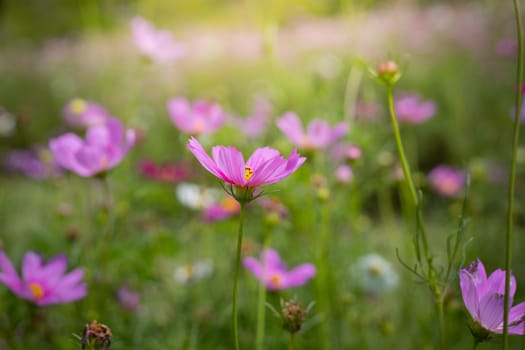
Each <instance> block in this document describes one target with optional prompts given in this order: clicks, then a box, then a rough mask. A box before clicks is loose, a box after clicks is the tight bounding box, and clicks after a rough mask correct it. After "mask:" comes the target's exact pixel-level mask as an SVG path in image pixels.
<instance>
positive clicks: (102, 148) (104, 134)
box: [49, 117, 135, 177]
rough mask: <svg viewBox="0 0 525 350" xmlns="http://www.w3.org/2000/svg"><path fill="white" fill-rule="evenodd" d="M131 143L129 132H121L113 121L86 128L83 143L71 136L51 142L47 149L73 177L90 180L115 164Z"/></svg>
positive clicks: (69, 134) (75, 136)
mask: <svg viewBox="0 0 525 350" xmlns="http://www.w3.org/2000/svg"><path fill="white" fill-rule="evenodd" d="M134 142H135V132H134V131H133V130H127V131H124V127H123V125H122V123H121V122H120V121H119V120H118V119H116V118H112V117H110V118H108V120H107V123H106V124H100V125H95V126H92V127H90V128H89V129H88V130H87V132H86V138H85V140H83V139H81V138H80V137H79V136H77V135H76V134H73V133H67V134H64V135H62V136H59V137H57V138H55V139H52V140H51V141H50V142H49V148H50V149H51V152H53V154H54V156H55V159H56V161H57V163H58V164H59V165H60V166H62V167H63V168H65V169H67V170H70V171H72V172H74V173H76V174H77V175H80V176H83V177H90V176H93V175H97V174H99V173H103V172H105V171H107V170H109V169H111V168H113V167H115V166H116V165H118V164H119V163H120V162H121V161H122V159H123V158H124V156H125V155H126V154H127V153H128V151H129V149H130V148H131V146H133V144H134Z"/></svg>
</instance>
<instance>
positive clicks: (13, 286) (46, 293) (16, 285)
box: [0, 251, 87, 306]
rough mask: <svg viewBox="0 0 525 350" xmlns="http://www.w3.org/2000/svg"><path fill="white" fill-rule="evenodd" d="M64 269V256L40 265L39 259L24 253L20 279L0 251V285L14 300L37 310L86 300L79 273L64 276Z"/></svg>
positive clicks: (65, 265)
mask: <svg viewBox="0 0 525 350" xmlns="http://www.w3.org/2000/svg"><path fill="white" fill-rule="evenodd" d="M66 268H67V258H66V257H65V256H64V255H58V256H56V257H54V258H52V259H50V260H49V261H47V263H44V262H43V260H42V257H41V256H40V255H38V254H36V253H33V252H27V253H26V254H25V255H24V258H23V262H22V278H20V277H19V276H18V274H17V272H16V270H15V269H14V267H13V264H12V263H11V261H10V260H9V259H8V258H7V256H6V255H5V254H4V252H3V251H0V282H2V283H3V284H5V285H6V287H7V288H9V289H10V290H11V291H12V292H13V293H15V294H16V295H17V296H19V297H21V298H24V299H27V300H29V301H31V302H33V303H35V304H37V305H39V306H44V305H50V304H62V303H68V302H71V301H75V300H78V299H81V298H83V297H85V296H86V294H87V287H86V284H85V283H84V282H82V278H83V276H84V272H83V271H82V269H81V268H77V269H75V270H73V271H71V272H70V273H65V272H66Z"/></svg>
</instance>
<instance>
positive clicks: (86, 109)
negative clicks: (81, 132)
mask: <svg viewBox="0 0 525 350" xmlns="http://www.w3.org/2000/svg"><path fill="white" fill-rule="evenodd" d="M62 115H63V116H64V120H65V121H66V123H67V124H68V125H69V126H71V127H73V128H89V127H90V126H94V125H99V124H104V123H105V122H106V121H107V120H108V118H109V117H110V115H109V113H108V111H107V110H106V109H105V108H104V107H102V106H101V105H99V104H97V103H95V102H93V101H87V100H84V99H81V98H74V99H72V100H70V101H69V102H68V103H67V104H66V105H65V106H64V108H63V109H62Z"/></svg>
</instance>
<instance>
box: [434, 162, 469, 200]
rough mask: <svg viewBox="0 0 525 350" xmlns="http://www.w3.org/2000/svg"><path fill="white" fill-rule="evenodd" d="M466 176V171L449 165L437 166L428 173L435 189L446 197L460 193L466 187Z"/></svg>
mask: <svg viewBox="0 0 525 350" xmlns="http://www.w3.org/2000/svg"><path fill="white" fill-rule="evenodd" d="M466 178H467V177H466V175H465V172H463V171H462V170H459V169H456V168H453V167H450V166H448V165H440V166H437V167H435V168H434V169H432V170H431V171H430V173H429V174H428V179H429V181H430V184H431V185H432V187H433V188H434V190H435V191H436V192H437V193H439V194H440V195H442V196H445V197H455V196H457V195H459V194H460V193H461V191H462V190H463V188H464V187H465V182H466Z"/></svg>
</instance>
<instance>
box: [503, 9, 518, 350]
mask: <svg viewBox="0 0 525 350" xmlns="http://www.w3.org/2000/svg"><path fill="white" fill-rule="evenodd" d="M514 14H515V16H516V30H517V34H518V67H517V70H516V85H517V86H516V106H515V109H516V110H515V115H514V138H513V143H512V160H511V170H510V176H509V192H508V205H507V234H506V237H505V297H504V302H503V305H504V307H503V349H504V350H507V349H508V348H509V307H510V305H509V302H510V300H509V293H510V268H511V261H512V252H511V241H512V226H513V225H512V221H513V206H514V183H515V180H516V157H517V153H518V145H519V133H520V114H521V113H520V112H521V98H522V92H521V89H522V87H521V85H522V81H523V25H522V22H521V11H520V7H519V1H518V0H514Z"/></svg>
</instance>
